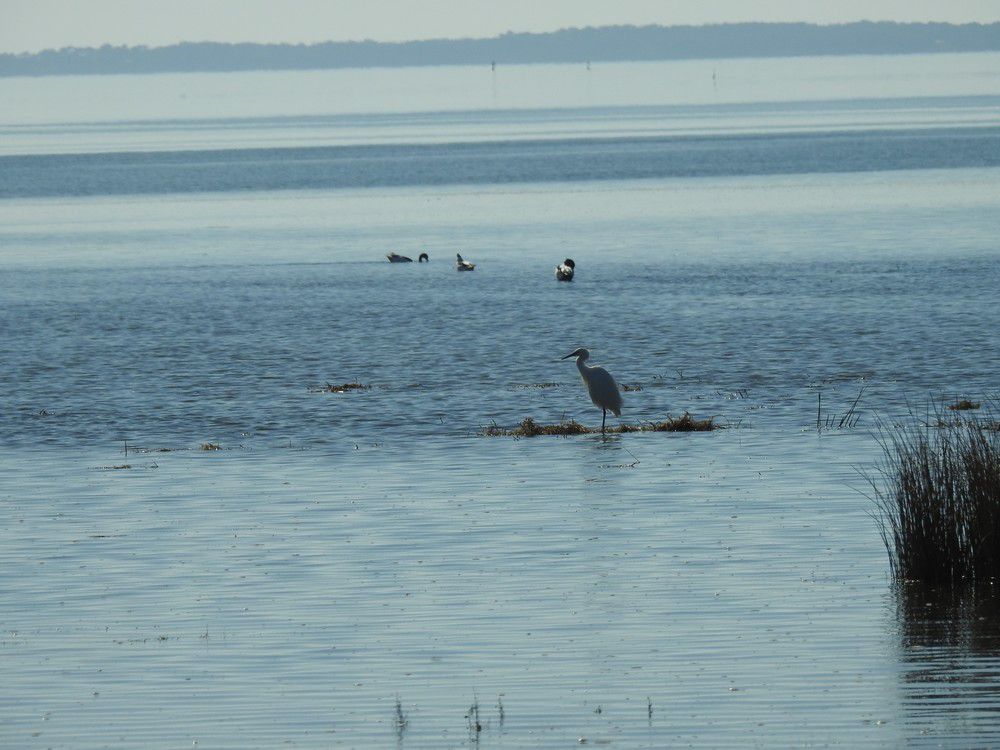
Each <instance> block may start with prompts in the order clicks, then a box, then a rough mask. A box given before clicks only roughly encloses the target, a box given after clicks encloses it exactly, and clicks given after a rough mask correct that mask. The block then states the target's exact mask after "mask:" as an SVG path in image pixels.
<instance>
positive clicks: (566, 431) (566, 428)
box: [482, 412, 722, 437]
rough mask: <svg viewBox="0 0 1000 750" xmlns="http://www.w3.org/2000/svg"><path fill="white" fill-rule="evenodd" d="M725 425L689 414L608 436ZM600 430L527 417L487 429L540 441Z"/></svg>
mask: <svg viewBox="0 0 1000 750" xmlns="http://www.w3.org/2000/svg"><path fill="white" fill-rule="evenodd" d="M721 426H722V425H720V424H718V423H717V422H716V421H715V417H709V418H708V419H696V418H695V417H692V416H691V415H690V414H689V413H688V412H684V414H682V415H681V416H679V417H668V418H667V419H664V420H662V421H660V422H642V423H640V424H628V423H624V422H623V423H622V424H619V425H616V426H614V427H608V428H607V429H606V430H605V432H609V433H617V434H624V433H628V432H708V431H710V430H717V429H719V428H720V427H721ZM600 432H601V428H600V427H587V426H586V425H583V424H580V423H579V422H577V421H576V420H575V419H569V420H563V421H562V422H557V423H556V424H540V423H538V422H536V421H535V420H534V419H533V418H531V417H525V418H524V419H523V420H522V421H521V423H520V424H519V425H517V426H516V427H513V428H507V427H502V426H501V425H498V424H496V423H493V424H491V425H489V426H487V427H486V428H485V429H483V431H482V434H483V435H484V436H486V437H537V436H539V435H563V436H569V435H594V434H600Z"/></svg>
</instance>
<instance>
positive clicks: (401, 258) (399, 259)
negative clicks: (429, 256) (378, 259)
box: [385, 253, 413, 263]
mask: <svg viewBox="0 0 1000 750" xmlns="http://www.w3.org/2000/svg"><path fill="white" fill-rule="evenodd" d="M385 257H386V258H388V259H389V262H390V263H412V262H413V258H407V257H406V256H405V255H400V254H399V253H389V254H388V255H387V256H385Z"/></svg>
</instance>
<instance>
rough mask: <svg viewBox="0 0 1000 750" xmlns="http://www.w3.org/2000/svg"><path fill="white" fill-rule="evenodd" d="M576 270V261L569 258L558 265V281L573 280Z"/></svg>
mask: <svg viewBox="0 0 1000 750" xmlns="http://www.w3.org/2000/svg"><path fill="white" fill-rule="evenodd" d="M575 270H576V263H574V262H573V259H572V258H567V259H566V260H564V261H563V262H562V263H560V264H559V265H558V266H556V281H572V280H573V272H574V271H575Z"/></svg>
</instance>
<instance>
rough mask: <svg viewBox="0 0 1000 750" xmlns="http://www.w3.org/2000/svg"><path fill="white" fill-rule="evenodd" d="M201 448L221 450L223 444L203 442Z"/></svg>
mask: <svg viewBox="0 0 1000 750" xmlns="http://www.w3.org/2000/svg"><path fill="white" fill-rule="evenodd" d="M201 450H203V451H221V450H222V446H221V445H219V444H218V443H202V444H201Z"/></svg>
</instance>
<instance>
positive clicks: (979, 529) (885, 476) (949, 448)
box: [868, 420, 1000, 587]
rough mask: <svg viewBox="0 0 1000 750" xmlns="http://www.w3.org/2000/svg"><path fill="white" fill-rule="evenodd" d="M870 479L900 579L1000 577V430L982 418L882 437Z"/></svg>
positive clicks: (943, 581)
mask: <svg viewBox="0 0 1000 750" xmlns="http://www.w3.org/2000/svg"><path fill="white" fill-rule="evenodd" d="M881 443H882V449H883V460H882V463H881V465H880V466H879V468H878V470H877V472H876V474H874V475H872V476H869V477H868V479H869V481H870V482H871V485H872V488H873V489H874V492H875V495H874V499H875V504H876V512H875V514H874V515H875V518H876V520H877V522H878V524H879V530H880V532H881V535H882V541H883V542H885V546H886V550H887V551H888V553H889V564H890V566H891V568H892V576H893V578H894V579H896V580H898V581H921V582H923V583H928V584H934V585H943V586H951V587H957V586H965V585H975V584H980V583H986V582H988V581H992V580H1000V433H998V432H996V431H995V430H993V429H991V425H989V424H987V423H983V422H979V421H976V420H968V421H961V422H958V423H952V424H949V425H946V426H943V427H935V426H921V425H917V424H914V425H911V426H908V427H897V428H886V429H884V430H883V431H882V434H881Z"/></svg>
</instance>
